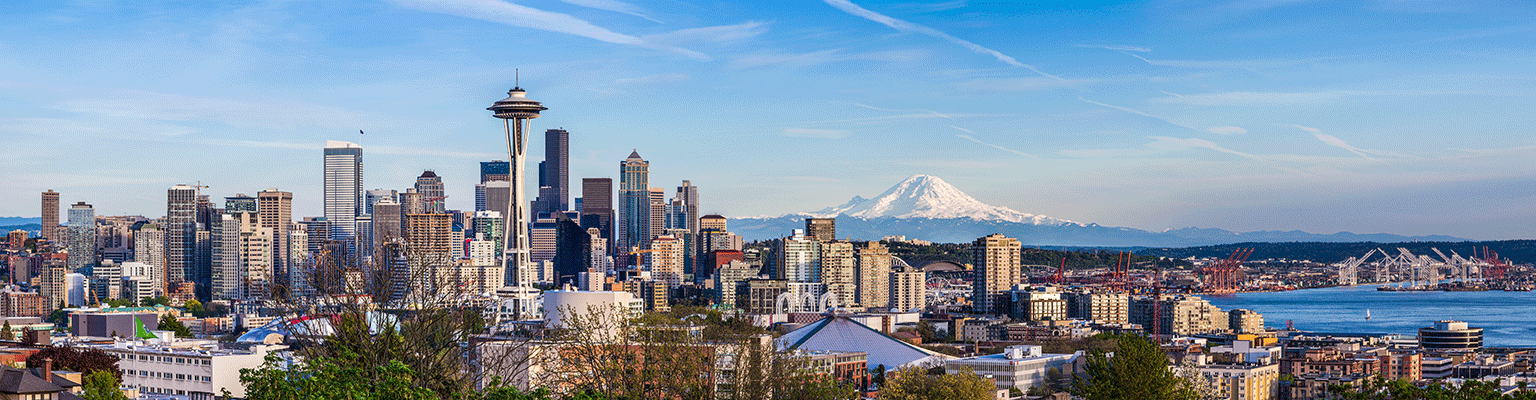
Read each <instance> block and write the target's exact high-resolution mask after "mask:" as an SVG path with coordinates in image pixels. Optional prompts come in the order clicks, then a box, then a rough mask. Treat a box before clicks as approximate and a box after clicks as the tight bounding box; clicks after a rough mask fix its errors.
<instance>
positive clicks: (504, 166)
mask: <svg viewBox="0 0 1536 400" xmlns="http://www.w3.org/2000/svg"><path fill="white" fill-rule="evenodd" d="M511 177H512V163H509V162H506V161H501V160H496V161H481V162H480V183H485V182H490V181H509V180H512V179H511Z"/></svg>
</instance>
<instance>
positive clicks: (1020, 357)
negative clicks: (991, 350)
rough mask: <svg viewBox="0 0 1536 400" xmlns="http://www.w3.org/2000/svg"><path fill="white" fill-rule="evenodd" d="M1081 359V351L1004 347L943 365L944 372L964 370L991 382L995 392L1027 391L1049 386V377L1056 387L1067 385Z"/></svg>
mask: <svg viewBox="0 0 1536 400" xmlns="http://www.w3.org/2000/svg"><path fill="white" fill-rule="evenodd" d="M1082 356H1083V354H1082V352H1077V353H1074V354H1044V353H1042V352H1041V347H1040V346H1035V345H1017V346H1008V348H1006V349H1004V350H1003V352H1002V354H992V355H985V356H978V357H969V358H961V359H957V360H949V361H948V362H945V363H944V373H947V374H956V373H960V372H963V371H964V370H965V369H967V368H968V369H970V370H971V373H974V374H977V375H981V376H982V377H991V378H992V379H994V380H995V381H996V382H997V388H998V389H1007V388H1018V389H1019V390H1029V388H1030V387H1032V386H1039V387H1042V388H1044V387H1046V386H1049V385H1050V384H1051V382H1049V381H1048V379H1051V378H1056V379H1061V380H1062V381H1061V382H1056V384H1058V385H1065V384H1067V383H1068V382H1069V381H1070V379H1071V378H1072V376H1074V375H1075V374H1076V372H1077V364H1076V361H1077V360H1078V359H1079V358H1081V357H1082ZM1051 370H1055V372H1051Z"/></svg>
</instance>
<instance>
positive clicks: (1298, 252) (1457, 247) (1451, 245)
mask: <svg viewBox="0 0 1536 400" xmlns="http://www.w3.org/2000/svg"><path fill="white" fill-rule="evenodd" d="M1484 246H1487V247H1488V249H1489V250H1493V252H1494V253H1497V254H1498V255H1499V256H1500V257H1503V258H1508V259H1510V260H1512V261H1514V262H1515V263H1517V264H1527V263H1532V262H1536V240H1498V241H1482V242H1474V241H1457V242H1450V241H1438V242H1394V243H1381V242H1349V243H1328V242H1286V243H1255V242H1247V243H1234V244H1222V245H1214V246H1197V247H1183V248H1159V249H1146V250H1141V251H1138V252H1136V253H1137V254H1142V255H1148V256H1160V257H1173V258H1185V257H1227V256H1229V255H1231V254H1232V251H1233V250H1235V249H1237V248H1253V249H1254V250H1253V255H1252V256H1249V257H1248V259H1250V260H1262V259H1266V258H1284V259H1290V260H1310V261H1316V262H1322V263H1335V262H1339V261H1343V260H1344V259H1346V258H1349V257H1359V256H1362V255H1365V253H1366V252H1368V251H1371V249H1376V248H1380V249H1382V250H1386V251H1387V252H1388V254H1392V255H1397V254H1398V253H1399V252H1398V250H1397V248H1399V247H1402V248H1406V249H1408V251H1410V252H1413V254H1421V255H1428V256H1431V257H1435V258H1437V259H1438V258H1439V256H1436V255H1435V252H1434V250H1431V248H1438V249H1440V251H1442V252H1445V254H1446V255H1450V254H1451V252H1452V251H1454V252H1456V253H1457V254H1461V255H1462V256H1463V257H1471V256H1472V255H1473V254H1474V253H1473V251H1474V250H1473V248H1474V247H1476V248H1478V249H1481V248H1482V247H1484ZM1477 251H1481V250H1477Z"/></svg>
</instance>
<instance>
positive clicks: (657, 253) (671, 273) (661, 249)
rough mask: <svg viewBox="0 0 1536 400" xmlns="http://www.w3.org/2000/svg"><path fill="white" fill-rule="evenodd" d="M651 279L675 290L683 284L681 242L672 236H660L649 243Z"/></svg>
mask: <svg viewBox="0 0 1536 400" xmlns="http://www.w3.org/2000/svg"><path fill="white" fill-rule="evenodd" d="M650 248H651V253H650V257H648V258H650V261H651V262H650V264H651V277H652V278H655V279H656V280H658V281H663V282H666V283H667V287H668V288H675V287H677V286H678V285H681V284H682V283H683V265H684V264H683V263H684V260H683V254H685V253H686V251H687V250H685V248H684V247H683V242H682V241H681V240H678V239H677V238H674V237H672V235H661V236H657V237H656V238H655V239H652V240H651V242H650Z"/></svg>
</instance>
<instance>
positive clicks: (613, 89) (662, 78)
mask: <svg viewBox="0 0 1536 400" xmlns="http://www.w3.org/2000/svg"><path fill="white" fill-rule="evenodd" d="M689 78H690V77H689V76H688V74H680V73H668V74H653V75H646V76H641V77H636V78H624V79H615V80H614V81H613V82H611V83H608V84H604V85H598V86H595V87H592V88H589V89H588V90H591V91H593V92H597V93H602V94H605V95H616V94H623V93H628V92H629V90H630V89H631V88H635V87H639V86H648V85H659V84H663V83H672V82H681V81H685V80H688V79H689Z"/></svg>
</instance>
